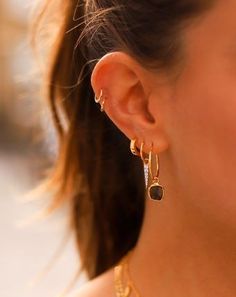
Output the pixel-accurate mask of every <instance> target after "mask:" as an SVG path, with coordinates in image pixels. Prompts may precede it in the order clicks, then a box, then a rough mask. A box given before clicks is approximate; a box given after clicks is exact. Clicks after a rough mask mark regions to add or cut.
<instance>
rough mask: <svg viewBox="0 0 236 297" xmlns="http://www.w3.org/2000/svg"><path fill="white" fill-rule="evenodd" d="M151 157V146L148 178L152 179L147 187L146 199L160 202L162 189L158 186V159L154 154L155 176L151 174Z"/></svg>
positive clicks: (162, 193)
mask: <svg viewBox="0 0 236 297" xmlns="http://www.w3.org/2000/svg"><path fill="white" fill-rule="evenodd" d="M152 157H153V144H152V148H151V151H150V152H149V157H148V168H149V172H150V176H151V179H152V183H151V185H150V186H149V187H148V197H149V198H150V199H152V200H161V199H162V198H163V195H164V189H163V187H162V185H160V184H159V178H158V176H159V158H158V155H157V154H155V162H156V174H153V173H152V161H153V159H152Z"/></svg>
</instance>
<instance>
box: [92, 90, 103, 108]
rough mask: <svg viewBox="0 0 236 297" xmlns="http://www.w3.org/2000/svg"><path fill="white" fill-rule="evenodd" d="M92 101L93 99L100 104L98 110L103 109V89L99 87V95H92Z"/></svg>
mask: <svg viewBox="0 0 236 297" xmlns="http://www.w3.org/2000/svg"><path fill="white" fill-rule="evenodd" d="M94 101H95V102H96V103H100V104H101V108H100V110H101V111H104V103H105V98H103V90H102V89H101V91H100V95H99V97H98V98H97V97H96V94H95V96H94Z"/></svg>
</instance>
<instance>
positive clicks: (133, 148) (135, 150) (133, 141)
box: [130, 138, 140, 156]
mask: <svg viewBox="0 0 236 297" xmlns="http://www.w3.org/2000/svg"><path fill="white" fill-rule="evenodd" d="M136 141H137V139H136V138H134V139H131V141H130V150H131V153H132V154H133V155H135V156H140V150H139V149H138V148H137V146H136Z"/></svg>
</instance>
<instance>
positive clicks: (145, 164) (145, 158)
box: [140, 141, 149, 189]
mask: <svg viewBox="0 0 236 297" xmlns="http://www.w3.org/2000/svg"><path fill="white" fill-rule="evenodd" d="M140 157H141V159H142V161H143V170H144V178H145V186H146V189H147V187H148V180H149V167H148V161H149V159H148V155H147V154H145V153H144V141H142V143H141V146H140Z"/></svg>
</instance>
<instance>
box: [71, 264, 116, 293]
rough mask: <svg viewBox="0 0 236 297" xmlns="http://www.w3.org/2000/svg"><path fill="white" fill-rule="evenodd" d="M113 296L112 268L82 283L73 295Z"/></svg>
mask: <svg viewBox="0 0 236 297" xmlns="http://www.w3.org/2000/svg"><path fill="white" fill-rule="evenodd" d="M95 296H96V297H100V296H101V297H115V291H114V272H113V268H111V269H109V270H107V271H105V272H103V273H102V274H100V275H99V276H97V277H95V278H94V279H92V280H89V281H87V282H86V283H84V284H83V285H82V286H81V287H80V288H79V289H78V291H77V294H76V295H74V296H73V297H95Z"/></svg>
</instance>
